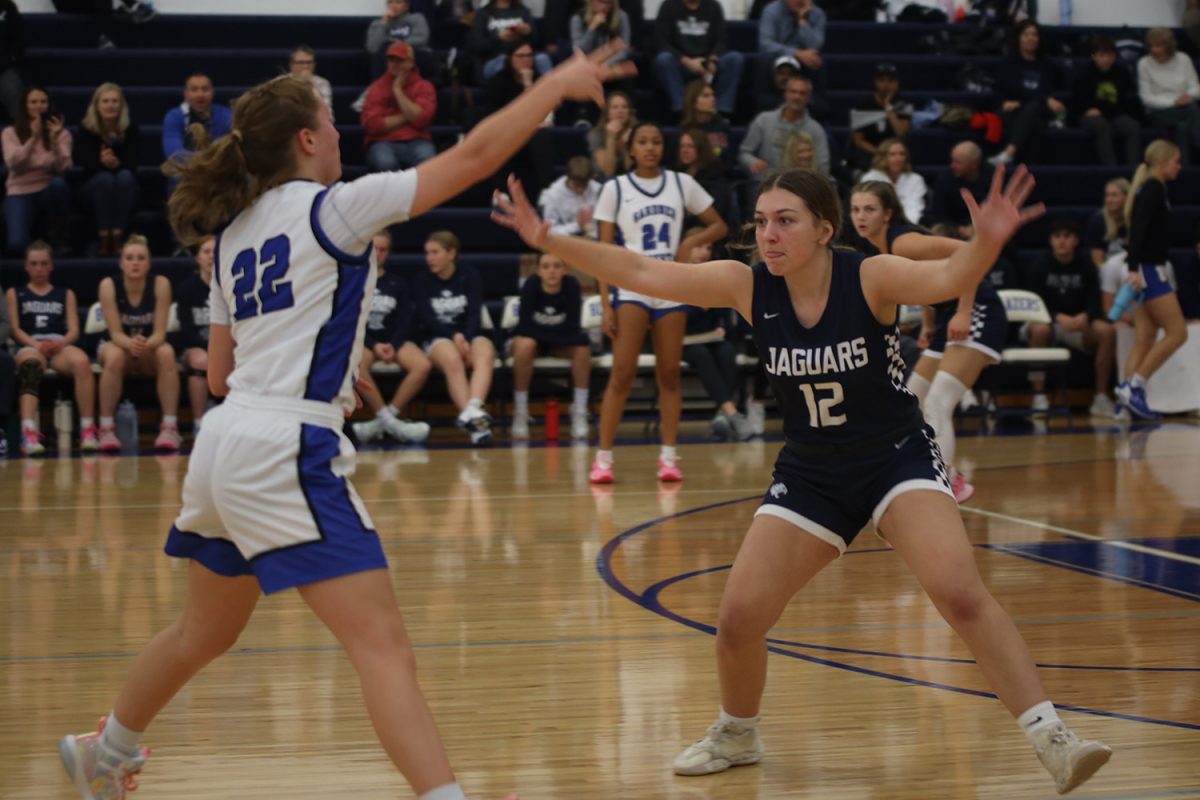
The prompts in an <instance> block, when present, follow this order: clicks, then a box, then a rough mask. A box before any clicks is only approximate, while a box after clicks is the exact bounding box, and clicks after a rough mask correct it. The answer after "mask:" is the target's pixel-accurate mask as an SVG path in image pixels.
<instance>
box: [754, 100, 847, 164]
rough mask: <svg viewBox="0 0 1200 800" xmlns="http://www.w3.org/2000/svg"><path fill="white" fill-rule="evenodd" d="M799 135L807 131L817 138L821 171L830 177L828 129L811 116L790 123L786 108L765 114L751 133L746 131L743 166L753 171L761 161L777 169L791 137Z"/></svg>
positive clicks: (817, 156) (758, 119)
mask: <svg viewBox="0 0 1200 800" xmlns="http://www.w3.org/2000/svg"><path fill="white" fill-rule="evenodd" d="M797 131H804V132H805V133H807V134H808V135H809V136H811V137H812V138H813V145H814V149H815V151H816V158H817V167H818V168H820V170H821V172H824V173H825V174H826V175H828V174H829V137H828V136H826V135H825V129H824V128H822V127H821V123H819V122H817V121H816V120H815V119H813V118H812V117H811V116H810V115H809V114H805V115H804V116H803V117H801V118H800V119H798V120H796V121H795V122H788V121H787V120H786V119H784V118H783V107H782V106H781V107H779V108H776V109H772V110H771V111H764V112H762V113H761V114H759V115H758V116H757V117H755V118H754V121H753V122H751V123H750V129H749V130H747V131H746V138H745V139H742V146H741V147H740V148H739V149H738V160H739V161H741V163H742V166H744V167H746V168H747V169H749V168H750V165H751V164H752V163H753V162H754V161H755V159H759V158H761V159H762V160H763V161H766V162H767V164H768V165H770V167H771V169H777V168H778V167H779V164H780V162H781V161H783V147H784V145H786V144H787V140H788V137H790V136H791V135H792V134H793V133H796V132H797Z"/></svg>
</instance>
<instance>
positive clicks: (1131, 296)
mask: <svg viewBox="0 0 1200 800" xmlns="http://www.w3.org/2000/svg"><path fill="white" fill-rule="evenodd" d="M1139 300H1141V294H1140V293H1139V292H1138V291H1137V290H1136V289H1134V288H1133V286H1132V285H1131V284H1128V283H1123V284H1121V288H1120V289H1118V290H1117V296H1116V297H1114V298H1113V304H1112V308H1110V309H1109V310H1108V321H1109V322H1116V321H1117V320H1119V319H1120V318H1121V317H1123V316H1125V312H1126V311H1128V310H1129V307H1130V306H1132V305H1133V304H1134V303H1136V302H1138V301H1139Z"/></svg>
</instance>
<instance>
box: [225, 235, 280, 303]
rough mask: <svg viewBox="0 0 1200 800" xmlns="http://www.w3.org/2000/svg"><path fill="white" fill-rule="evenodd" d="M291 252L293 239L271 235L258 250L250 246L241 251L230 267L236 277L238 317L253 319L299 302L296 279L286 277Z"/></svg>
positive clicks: (234, 300) (234, 295)
mask: <svg viewBox="0 0 1200 800" xmlns="http://www.w3.org/2000/svg"><path fill="white" fill-rule="evenodd" d="M291 255H292V243H291V241H290V240H289V239H288V237H287V236H275V237H273V238H271V239H267V240H266V241H265V242H263V246H262V249H261V250H259V251H258V252H257V253H256V252H254V249H253V248H247V249H245V250H243V251H242V252H240V253H238V254H237V257H236V258H235V259H234V260H233V269H231V270H230V272H231V273H232V274H233V277H234V279H235V280H234V283H233V302H234V311H233V318H234V319H236V320H243V319H250V318H251V317H256V316H258V315H259V314H269V313H271V312H272V311H280V310H282V309H285V308H291V307H292V305H293V304H294V303H295V302H296V301H295V298H293V297H292V282H291V281H285V280H283V278H284V276H285V275H287V271H288V267H289V266H291V264H290V259H291ZM260 268H261V269H260ZM260 278H261V281H260V280H259V279H260Z"/></svg>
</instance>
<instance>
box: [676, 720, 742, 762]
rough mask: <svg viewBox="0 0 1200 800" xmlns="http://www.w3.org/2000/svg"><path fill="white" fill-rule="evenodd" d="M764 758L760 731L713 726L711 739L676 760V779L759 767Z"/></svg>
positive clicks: (686, 751) (704, 740) (706, 737)
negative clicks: (740, 768)
mask: <svg viewBox="0 0 1200 800" xmlns="http://www.w3.org/2000/svg"><path fill="white" fill-rule="evenodd" d="M762 757H763V747H762V741H761V740H760V739H759V738H758V728H757V727H750V728H741V727H738V726H736V725H733V724H732V723H722V722H720V721H717V722H714V723H713V724H712V725H711V726H710V727H709V729H708V735H707V736H705V737H704V738H703V739H701V740H700V741H698V742H696V743H695V744H693V745H692V746H690V747H689V748H687V749H686V750H684V751H683V752H682V753H680V754H679V755H677V756H676V757H675V763H674V768H675V774H676V775H711V774H713V773H714V772H724V771H725V770H727V769H729V768H730V767H741V766H745V765H747V764H757V763H758V762H759V761H760V760H761V759H762Z"/></svg>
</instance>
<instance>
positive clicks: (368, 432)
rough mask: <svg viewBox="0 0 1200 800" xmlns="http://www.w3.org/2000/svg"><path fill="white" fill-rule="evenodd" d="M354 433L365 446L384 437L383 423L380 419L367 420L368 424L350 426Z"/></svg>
mask: <svg viewBox="0 0 1200 800" xmlns="http://www.w3.org/2000/svg"><path fill="white" fill-rule="evenodd" d="M350 428H351V429H352V430H353V431H354V435H355V436H356V437H358V440H359V441H360V442H362V443H363V444H366V443H367V442H373V441H375V440H376V439H378V438H379V437H380V436H383V423H382V422H381V421H379V420H378V419H372V420H367V421H366V422H356V423H354V424H353V425H351V426H350Z"/></svg>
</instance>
